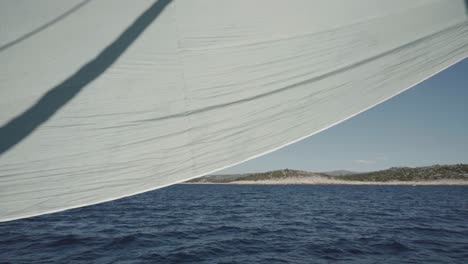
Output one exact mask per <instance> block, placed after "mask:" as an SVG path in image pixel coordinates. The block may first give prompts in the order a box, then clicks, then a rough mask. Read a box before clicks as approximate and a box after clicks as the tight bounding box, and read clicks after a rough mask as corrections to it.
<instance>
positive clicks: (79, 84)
mask: <svg viewBox="0 0 468 264" xmlns="http://www.w3.org/2000/svg"><path fill="white" fill-rule="evenodd" d="M170 2H171V0H158V1H157V2H155V3H154V4H153V5H151V7H149V8H148V9H147V10H146V11H145V12H144V13H142V14H141V15H140V16H139V17H138V18H137V19H136V20H135V21H134V22H133V23H132V24H131V25H130V26H129V27H128V28H127V29H126V30H125V31H124V32H123V33H122V34H121V35H120V36H119V37H118V38H117V39H116V40H115V41H114V42H112V43H111V44H110V45H109V46H107V47H106V48H105V49H104V50H103V51H102V52H101V53H99V55H98V56H96V58H95V59H93V60H91V61H90V62H88V63H87V64H85V65H84V66H83V67H81V68H80V69H79V70H78V71H77V72H75V73H74V74H73V75H71V76H70V77H68V78H67V79H66V80H64V81H63V82H62V83H60V84H58V85H57V86H55V87H53V88H52V89H50V90H49V91H48V92H47V93H46V94H44V95H43V96H42V97H41V98H40V99H39V100H38V101H37V102H36V103H35V104H34V105H33V106H31V107H30V108H29V109H27V110H26V111H24V112H23V113H22V114H20V115H19V116H16V117H15V118H13V119H11V120H10V121H9V122H8V123H6V124H5V125H3V126H2V127H1V128H0V155H1V154H3V153H5V152H6V151H8V150H9V149H10V148H12V147H13V146H15V145H16V144H18V143H19V142H21V140H23V139H24V138H25V137H27V136H28V135H29V134H31V132H33V131H34V130H35V129H36V128H37V127H39V126H40V125H41V124H42V123H44V122H45V121H47V120H48V119H49V118H50V117H51V116H52V115H54V114H55V113H56V112H57V111H58V110H59V109H60V108H61V107H62V106H64V105H65V104H66V103H67V102H68V101H70V100H71V99H72V98H73V97H75V96H76V95H77V94H78V93H79V92H80V91H81V90H82V89H83V88H84V87H85V86H86V85H88V84H89V83H90V82H92V81H93V80H95V79H96V78H97V77H99V76H100V75H101V74H102V73H104V72H105V71H106V70H107V69H108V68H109V67H110V66H111V65H112V64H113V63H114V62H115V61H116V60H117V59H118V58H119V57H120V56H121V55H122V53H123V52H124V51H125V50H126V49H127V48H128V47H129V46H130V45H131V44H132V43H133V42H134V41H135V40H136V39H137V38H138V37H139V36H140V35H141V33H143V31H144V30H145V29H146V28H147V27H148V26H149V25H150V24H151V23H152V22H153V21H154V20H155V19H156V18H157V17H158V16H159V15H160V14H161V13H162V11H163V10H164V9H165V7H166V6H167V5H168V4H169V3H170ZM75 9H76V7H75ZM62 17H63V16H62ZM55 22H57V21H55ZM55 22H53V23H55ZM49 24H50V23H49ZM30 34H31V33H30ZM18 41H20V40H18Z"/></svg>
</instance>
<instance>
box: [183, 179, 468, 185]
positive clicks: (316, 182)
mask: <svg viewBox="0 0 468 264" xmlns="http://www.w3.org/2000/svg"><path fill="white" fill-rule="evenodd" d="M181 184H223V185H401V186H403V185H405V186H447V185H450V186H453V185H457V186H468V181H466V180H437V181H388V182H365V181H344V180H331V179H282V180H262V181H234V182H225V183H221V182H220V183H217V182H183V183H181Z"/></svg>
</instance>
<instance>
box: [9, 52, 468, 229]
mask: <svg viewBox="0 0 468 264" xmlns="http://www.w3.org/2000/svg"><path fill="white" fill-rule="evenodd" d="M467 58H468V56H465V57H463V58H461V59H459V60H455V62H453V63H451V64H449V65H448V66H445V67H442V68H441V69H440V70H437V71H435V72H434V73H433V74H431V75H429V76H427V77H425V78H423V79H421V80H419V81H417V82H415V83H413V84H412V85H410V86H408V87H407V88H405V89H402V90H400V91H398V92H397V93H395V94H393V95H391V96H389V97H387V98H384V99H383V100H381V101H378V102H377V103H375V104H373V105H371V106H369V107H367V108H365V109H363V110H360V111H358V112H356V113H354V114H352V115H349V116H348V117H346V118H343V119H342V120H340V121H338V122H335V123H333V124H331V125H329V126H326V127H324V128H322V129H320V130H317V131H314V132H312V133H310V134H307V135H305V136H302V137H299V138H297V139H295V140H292V141H290V142H288V143H286V144H283V145H281V146H279V147H275V148H273V149H270V150H267V151H264V152H262V153H260V154H256V155H253V156H251V157H249V158H246V159H244V160H241V161H239V162H235V163H232V164H229V165H227V166H223V167H220V168H218V169H215V170H212V171H209V172H206V173H202V174H199V175H195V176H192V177H189V178H186V179H183V180H178V181H175V182H173V183H170V184H165V185H161V186H156V187H151V188H147V189H143V190H140V191H137V192H132V193H129V194H125V195H121V196H116V197H112V198H108V199H102V200H98V201H95V202H92V203H85V204H81V205H77V206H70V207H66V208H61V209H53V210H48V211H44V212H42V213H39V214H29V215H22V216H20V217H12V218H3V219H0V222H7V221H13V220H18V219H24V218H30V217H35V216H40V215H46V214H52V213H57V212H63V211H67V210H71V209H76V208H81V207H86V206H91V205H96V204H100V203H104V202H110V201H114V200H118V199H122V198H126V197H130V196H134V195H137V194H141V193H145V192H149V191H154V190H157V189H161V188H165V187H168V186H171V185H175V184H179V183H182V182H186V181H188V180H191V179H195V178H199V177H203V176H206V175H209V174H212V173H215V172H217V171H221V170H224V169H227V168H230V167H233V166H236V165H238V164H241V163H244V162H247V161H249V160H253V159H255V158H258V157H261V156H264V155H267V154H269V153H272V152H274V151H276V150H279V149H281V148H284V147H286V146H289V145H292V144H294V143H296V142H299V141H301V140H303V139H306V138H308V137H311V136H313V135H316V134H318V133H320V132H322V131H325V130H327V129H329V128H331V127H334V126H336V125H338V124H340V123H342V122H344V121H346V120H348V119H351V118H353V117H355V116H357V115H359V114H361V113H363V112H365V111H367V110H369V109H371V108H373V107H375V106H377V105H379V104H381V103H384V102H385V101H387V100H389V99H391V98H393V97H395V96H397V95H399V94H401V93H403V92H405V91H407V90H409V89H411V88H413V87H415V86H416V85H418V84H420V83H422V82H424V81H426V80H428V79H430V78H432V77H433V76H435V75H437V74H439V73H440V72H442V71H444V70H446V69H448V68H450V67H452V66H453V65H455V64H457V63H459V62H461V61H463V60H465V59H467Z"/></svg>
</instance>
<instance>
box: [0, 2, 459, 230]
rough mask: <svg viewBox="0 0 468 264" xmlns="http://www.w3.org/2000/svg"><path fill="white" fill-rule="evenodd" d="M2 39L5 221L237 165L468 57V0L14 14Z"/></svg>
mask: <svg viewBox="0 0 468 264" xmlns="http://www.w3.org/2000/svg"><path fill="white" fill-rule="evenodd" d="M0 25H1V26H0V62H1V63H0V126H1V128H0V221H7V220H13V219H19V218H24V217H29V216H35V215H41V214H45V213H51V212H57V211H61V210H65V209H70V208H76V207H81V206H85V205H90V204H96V203H99V202H104V201H110V200H114V199H117V198H121V197H125V196H129V195H133V194H137V193H141V192H144V191H148V190H153V189H157V188H161V187H164V186H168V185H171V184H174V183H178V182H182V181H185V180H188V179H191V178H194V177H198V176H203V175H206V174H209V173H212V172H214V171H217V170H220V169H222V168H226V167H228V166H232V165H234V164H238V163H240V162H242V161H245V160H248V159H252V158H254V157H257V156H259V155H263V154H265V153H268V152H271V151H273V150H276V149H278V148H280V147H283V146H285V145H288V144H291V143H293V142H296V141H298V140H300V139H302V138H304V137H307V136H310V135H312V134H314V133H317V132H319V131H322V130H324V129H326V128H328V127H330V126H333V125H334V124H337V123H339V122H341V121H343V120H346V119H347V118H350V117H351V116H354V115H356V114H358V113H360V112H362V111H364V110H366V109H368V108H370V107H372V106H374V105H376V104H378V103H380V102H383V101H385V100H387V99H389V98H391V97H393V96H395V95H396V94H398V93H400V92H402V91H404V90H406V89H408V88H410V87H412V86H414V85H415V84H417V83H418V82H420V81H422V80H424V79H426V78H428V77H430V76H432V75H433V74H435V73H437V72H439V71H441V70H443V69H445V68H447V67H448V66H450V65H452V64H454V63H456V62H458V61H460V60H462V59H464V58H466V57H467V55H468V17H467V7H466V3H465V1H463V0H451V1H446V0H412V1H407V0H392V1H388V0H353V1H341V0H315V1H310V0H289V1H281V0H255V1H252V0H197V1H188V0H173V1H168V0H158V1H154V0H151V1H150V0H137V1H126V0H112V1H110V0H108V1H92V0H88V1H79V0H69V1H61V0H43V1H25V0H5V1H1V2H0ZM441 89H442V88H441Z"/></svg>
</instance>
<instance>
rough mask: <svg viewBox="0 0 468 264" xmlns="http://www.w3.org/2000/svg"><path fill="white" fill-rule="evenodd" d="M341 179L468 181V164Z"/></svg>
mask: <svg viewBox="0 0 468 264" xmlns="http://www.w3.org/2000/svg"><path fill="white" fill-rule="evenodd" d="M339 179H340V180H347V181H366V182H387V181H435V180H442V179H444V180H445V179H450V180H468V164H457V165H434V166H428V167H417V168H408V167H394V168H390V169H387V170H381V171H374V172H367V173H356V174H351V175H345V176H341V177H339Z"/></svg>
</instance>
